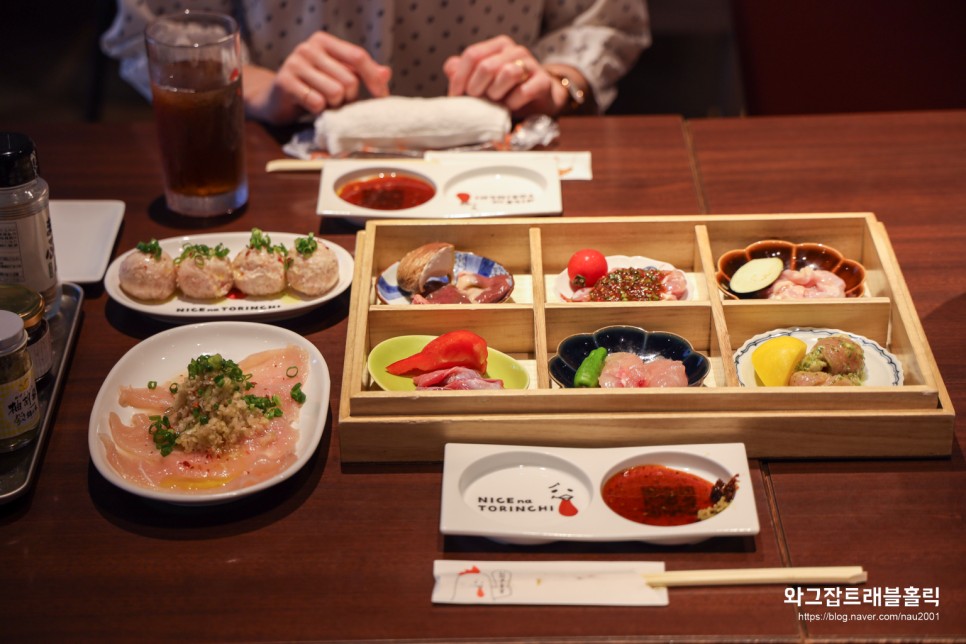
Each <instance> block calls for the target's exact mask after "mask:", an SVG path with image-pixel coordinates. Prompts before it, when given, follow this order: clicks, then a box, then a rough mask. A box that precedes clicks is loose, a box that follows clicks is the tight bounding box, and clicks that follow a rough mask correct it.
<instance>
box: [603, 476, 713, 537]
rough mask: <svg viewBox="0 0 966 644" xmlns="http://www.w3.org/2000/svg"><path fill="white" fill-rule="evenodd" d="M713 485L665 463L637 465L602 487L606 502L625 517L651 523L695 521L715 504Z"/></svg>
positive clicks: (681, 523) (675, 523)
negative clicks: (712, 495) (713, 500)
mask: <svg viewBox="0 0 966 644" xmlns="http://www.w3.org/2000/svg"><path fill="white" fill-rule="evenodd" d="M713 487H714V485H713V484H712V483H711V482H710V481H706V480H705V479H703V478H701V477H700V476H695V475H694V474H691V473H689V472H684V471H682V470H676V469H673V468H670V467H665V466H664V465H638V466H635V467H631V468H628V469H626V470H623V471H621V472H618V473H617V474H615V475H614V476H612V477H610V479H608V480H607V482H606V483H604V488H603V490H602V491H601V496H602V497H603V499H604V502H605V503H606V504H607V506H608V507H609V508H610V509H611V510H613V511H614V512H616V513H617V514H619V515H621V516H622V517H624V518H625V519H630V520H631V521H635V522H637V523H646V524H648V525H660V526H674V525H685V524H688V523H695V522H697V521H698V511H699V510H703V509H705V508H710V507H711V506H712V505H713V502H712V500H711V490H712V488H713Z"/></svg>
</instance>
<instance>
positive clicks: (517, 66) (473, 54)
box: [443, 36, 568, 117]
mask: <svg viewBox="0 0 966 644" xmlns="http://www.w3.org/2000/svg"><path fill="white" fill-rule="evenodd" d="M443 72H444V73H445V74H446V76H447V77H448V78H449V91H448V94H449V95H450V96H460V95H464V94H465V95H468V96H476V97H478V98H488V99H490V100H491V101H494V102H496V103H502V104H503V105H504V106H506V108H507V109H508V110H510V112H512V113H513V115H514V116H518V117H520V116H528V115H530V114H549V115H551V116H555V115H557V114H559V113H560V112H561V111H562V110H563V108H564V106H565V105H566V104H567V99H568V97H567V92H566V90H565V89H564V88H563V87H562V86H561V85H560V83H558V82H557V81H556V80H555V79H554V78H553V77H551V76H550V74H549V73H548V71H547V70H546V69H545V68H544V67H543V66H542V65H541V64H540V63H539V62H538V61H537V59H536V58H534V56H533V54H532V53H531V52H530V50H529V49H527V48H526V47H524V46H522V45H519V44H517V43H516V42H515V41H514V40H513V39H512V38H510V37H509V36H497V37H495V38H491V39H489V40H484V41H482V42H478V43H476V44H473V45H470V46H469V47H467V48H466V49H465V50H464V51H463V53H462V54H460V55H459V56H451V57H450V58H448V59H447V60H446V62H445V63H444V64H443Z"/></svg>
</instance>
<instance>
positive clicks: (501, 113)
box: [315, 96, 510, 154]
mask: <svg viewBox="0 0 966 644" xmlns="http://www.w3.org/2000/svg"><path fill="white" fill-rule="evenodd" d="M509 132H510V113H509V112H508V111H507V110H506V108H504V107H503V106H501V105H497V104H495V103H491V102H489V101H485V100H482V99H479V98H473V97H471V96H441V97H437V98H409V97H404V96H388V97H386V98H374V99H369V100H365V101H359V102H356V103H351V104H349V105H346V106H345V107H342V108H339V109H335V110H326V111H325V112H323V113H322V115H321V116H319V118H318V119H316V121H315V143H316V145H317V146H318V147H319V148H321V149H323V150H327V151H328V152H329V153H330V154H339V153H341V152H351V151H354V150H359V149H362V148H377V149H390V150H391V149H399V148H404V149H414V150H427V149H441V148H453V147H457V146H461V145H472V144H477V143H493V142H501V141H503V139H504V138H505V137H506V136H507V134H509Z"/></svg>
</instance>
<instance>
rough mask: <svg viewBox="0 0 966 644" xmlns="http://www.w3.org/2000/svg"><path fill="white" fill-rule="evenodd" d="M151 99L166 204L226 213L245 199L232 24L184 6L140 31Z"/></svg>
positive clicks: (193, 212) (195, 212)
mask: <svg viewBox="0 0 966 644" xmlns="http://www.w3.org/2000/svg"><path fill="white" fill-rule="evenodd" d="M144 35H145V42H146V45H147V53H148V68H149V71H150V77H151V92H152V102H153V104H154V117H155V122H156V123H157V131H158V143H159V145H160V148H161V160H162V163H163V166H164V183H165V186H164V194H165V199H166V201H167V204H168V208H170V209H171V210H173V211H175V212H178V213H181V214H183V215H189V216H212V215H221V214H226V213H230V212H232V211H234V210H236V209H237V208H240V207H241V206H243V205H244V204H245V202H247V201H248V179H247V176H246V174H245V110H244V104H243V101H242V78H241V45H240V42H239V35H238V23H237V22H235V20H234V19H233V18H231V17H230V16H226V15H222V14H217V13H208V12H203V11H194V10H186V11H183V12H181V13H174V14H167V15H162V16H160V17H158V18H157V19H156V20H155V21H154V22H152V23H151V24H150V25H148V28H147V29H146V30H145V34H144Z"/></svg>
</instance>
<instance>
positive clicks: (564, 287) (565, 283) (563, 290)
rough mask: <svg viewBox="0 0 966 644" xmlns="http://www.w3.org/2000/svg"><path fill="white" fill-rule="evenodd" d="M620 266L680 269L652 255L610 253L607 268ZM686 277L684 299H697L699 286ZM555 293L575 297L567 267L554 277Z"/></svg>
mask: <svg viewBox="0 0 966 644" xmlns="http://www.w3.org/2000/svg"><path fill="white" fill-rule="evenodd" d="M618 268H656V269H658V270H662V271H675V270H678V269H677V268H675V267H674V265H673V264H668V263H667V262H662V261H660V260H657V259H651V258H650V257H643V256H641V255H634V256H629V255H608V256H607V270H608V271H613V270H616V269H618ZM684 277H685V279H687V282H688V294H687V297H685V298H684V300H693V299H696V297H697V295H696V291H697V287H696V285H695V284H694V279H693V278H692V276H690V275H688V274H687V273H685V274H684ZM553 294H555V295H556V296H557V298H558V301H560V302H569V301H570V300H572V299H573V297H574V290H573V289H572V288H570V275H568V274H567V269H566V268H565V269H563V270H562V271H560V273H559V274H558V275H557V277H555V278H554V281H553Z"/></svg>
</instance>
